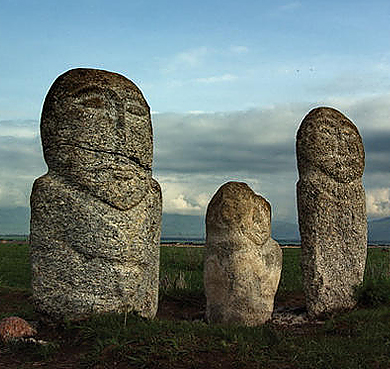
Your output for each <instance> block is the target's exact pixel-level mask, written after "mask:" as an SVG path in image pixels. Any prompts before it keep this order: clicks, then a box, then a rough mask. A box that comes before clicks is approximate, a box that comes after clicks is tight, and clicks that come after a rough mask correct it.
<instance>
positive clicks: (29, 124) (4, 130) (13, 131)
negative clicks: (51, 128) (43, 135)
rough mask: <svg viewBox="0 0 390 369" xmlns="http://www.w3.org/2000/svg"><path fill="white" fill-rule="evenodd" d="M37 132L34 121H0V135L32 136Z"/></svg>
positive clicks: (14, 136) (37, 127)
mask: <svg viewBox="0 0 390 369" xmlns="http://www.w3.org/2000/svg"><path fill="white" fill-rule="evenodd" d="M38 134H39V126H38V125H37V122H36V121H29V120H26V121H23V120H22V121H9V120H8V121H6V120H3V121H0V137H13V138H34V137H37V136H38Z"/></svg>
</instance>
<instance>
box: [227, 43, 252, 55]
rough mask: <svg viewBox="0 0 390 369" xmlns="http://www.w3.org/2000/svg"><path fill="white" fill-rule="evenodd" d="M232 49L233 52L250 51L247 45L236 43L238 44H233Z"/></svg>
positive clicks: (242, 52)
mask: <svg viewBox="0 0 390 369" xmlns="http://www.w3.org/2000/svg"><path fill="white" fill-rule="evenodd" d="M230 51H231V52H232V53H233V54H246V53H247V52H248V51H249V49H248V48H247V47H246V46H242V45H236V46H231V47H230Z"/></svg>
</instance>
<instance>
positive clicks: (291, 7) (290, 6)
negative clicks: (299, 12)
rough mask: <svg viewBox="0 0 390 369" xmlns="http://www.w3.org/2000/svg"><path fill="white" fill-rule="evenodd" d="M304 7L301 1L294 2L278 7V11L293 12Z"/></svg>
mask: <svg viewBox="0 0 390 369" xmlns="http://www.w3.org/2000/svg"><path fill="white" fill-rule="evenodd" d="M300 7H302V3H301V2H300V1H293V2H290V3H287V4H284V5H281V6H279V7H278V10H280V11H282V12H287V11H292V10H296V9H299V8H300Z"/></svg>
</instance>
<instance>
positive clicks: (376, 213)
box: [366, 188, 390, 218]
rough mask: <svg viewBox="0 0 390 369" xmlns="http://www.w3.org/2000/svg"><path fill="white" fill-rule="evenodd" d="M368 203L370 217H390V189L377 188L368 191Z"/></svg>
mask: <svg viewBox="0 0 390 369" xmlns="http://www.w3.org/2000/svg"><path fill="white" fill-rule="evenodd" d="M366 203H367V215H368V216H369V217H372V218H381V217H386V216H390V188H376V189H371V190H369V191H367V194H366Z"/></svg>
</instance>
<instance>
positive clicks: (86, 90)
mask: <svg viewBox="0 0 390 369" xmlns="http://www.w3.org/2000/svg"><path fill="white" fill-rule="evenodd" d="M71 95H72V96H73V97H74V98H75V99H76V100H79V102H82V101H83V100H88V99H93V98H94V99H97V98H99V97H100V96H101V97H102V98H107V99H108V100H114V101H115V102H116V103H121V98H120V97H119V95H118V94H117V93H116V92H115V91H114V90H112V89H111V88H104V87H100V86H96V85H92V86H86V87H82V88H80V89H77V90H75V91H73V92H72V94H71Z"/></svg>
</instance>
